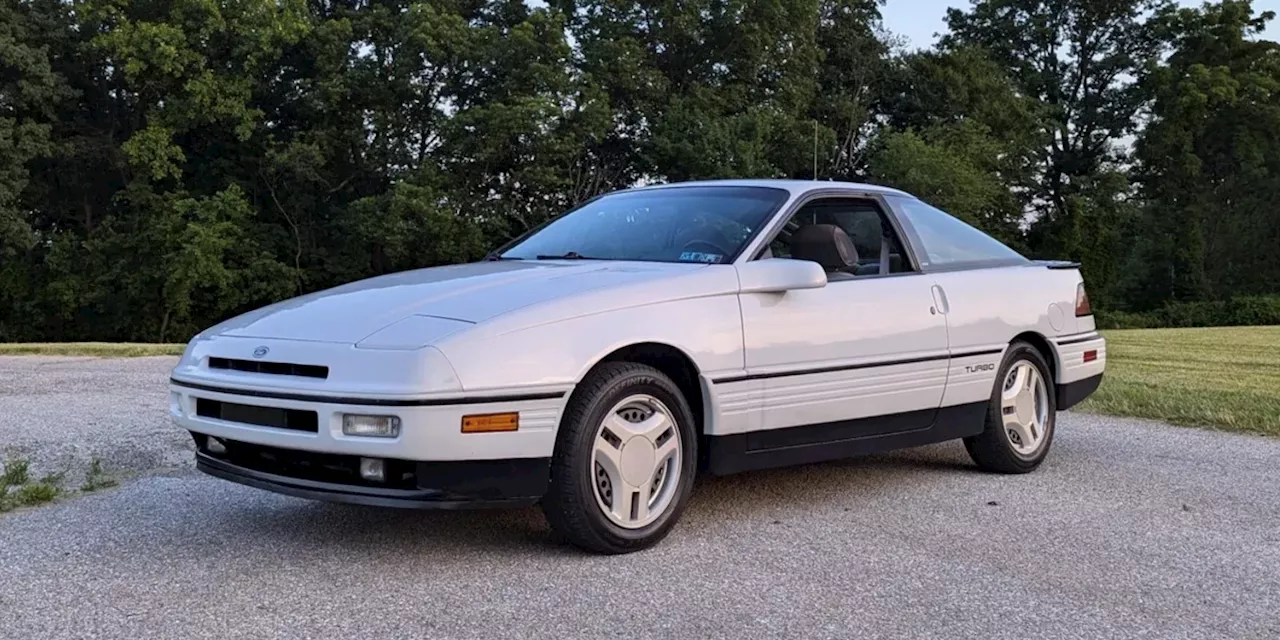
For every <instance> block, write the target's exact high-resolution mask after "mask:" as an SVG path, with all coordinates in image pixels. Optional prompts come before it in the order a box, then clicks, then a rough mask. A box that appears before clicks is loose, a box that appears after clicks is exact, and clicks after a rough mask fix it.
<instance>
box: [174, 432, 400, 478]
mask: <svg viewBox="0 0 1280 640" xmlns="http://www.w3.org/2000/svg"><path fill="white" fill-rule="evenodd" d="M219 440H221V441H222V444H223V445H224V446H225V447H226V449H227V451H226V453H224V454H220V455H215V454H211V453H210V452H209V450H208V447H207V444H206V443H207V441H206V440H205V439H204V437H197V439H196V443H197V446H199V447H200V450H201V452H202V453H204V454H206V455H212V456H214V457H217V458H221V459H223V460H226V461H227V462H230V463H231V464H234V465H236V466H240V467H244V468H246V469H251V470H253V471H260V472H263V473H270V474H273V475H278V476H285V477H287V478H297V479H299V480H312V481H315V482H329V483H333V484H345V485H352V486H359V487H376V488H380V489H416V488H417V465H418V463H416V462H410V461H407V460H395V459H386V460H384V462H385V464H386V465H387V467H386V469H387V480H386V482H370V481H368V480H365V479H363V478H361V477H360V457H359V456H352V455H344V454H336V453H318V452H314V451H301V450H297V449H281V448H278V447H270V446H267V445H261V444H252V443H248V442H240V441H238V440H228V439H226V438H219Z"/></svg>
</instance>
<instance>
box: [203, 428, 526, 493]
mask: <svg viewBox="0 0 1280 640" xmlns="http://www.w3.org/2000/svg"><path fill="white" fill-rule="evenodd" d="M192 436H193V437H194V438H195V441H196V468H197V469H199V470H200V471H203V472H204V473H207V474H209V475H211V476H214V477H217V478H222V479H224V480H230V481H231V482H237V483H239V484H243V485H247V486H250V487H255V488H258V489H265V490H267V491H273V492H275V493H281V494H285V495H290V496H295V497H298V498H306V499H309V500H320V501H325V502H341V503H347V504H359V505H367V506H376V507H397V508H409V509H464V508H467V509H470V508H498V507H516V506H528V505H532V504H535V503H537V501H538V500H539V499H541V498H542V496H543V495H544V494H545V493H546V489H547V483H548V479H549V477H550V469H551V459H550V458H516V459H510V460H474V461H466V462H414V461H408V460H386V464H387V466H388V468H389V469H390V470H391V471H392V473H390V474H389V477H388V479H387V481H386V482H382V483H373V482H367V481H364V480H362V479H361V478H360V475H359V471H358V466H357V465H358V461H359V457H358V456H346V455H337V454H318V453H311V452H305V451H294V450H286V449H278V448H275V447H266V446H262V445H254V444H250V443H244V442H236V441H233V440H224V439H220V440H221V442H222V443H223V444H224V449H225V451H222V452H220V453H213V452H211V451H210V449H209V447H208V446H207V442H208V439H209V436H205V435H203V434H198V433H193V434H192Z"/></svg>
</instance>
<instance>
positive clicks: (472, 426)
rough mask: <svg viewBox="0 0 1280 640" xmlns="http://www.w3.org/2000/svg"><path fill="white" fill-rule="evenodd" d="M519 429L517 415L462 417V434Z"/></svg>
mask: <svg viewBox="0 0 1280 640" xmlns="http://www.w3.org/2000/svg"><path fill="white" fill-rule="evenodd" d="M519 428H520V414H519V413H488V414H484V415H478V416H462V432H463V433H493V432H495V431H515V430H516V429H519Z"/></svg>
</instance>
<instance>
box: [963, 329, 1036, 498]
mask: <svg viewBox="0 0 1280 640" xmlns="http://www.w3.org/2000/svg"><path fill="white" fill-rule="evenodd" d="M1052 379H1053V378H1052V376H1051V375H1050V373H1049V365H1048V363H1046V362H1045V359H1044V356H1042V355H1041V354H1040V352H1039V351H1038V350H1037V349H1036V348H1035V347H1033V346H1031V345H1030V344H1028V343H1026V342H1022V341H1017V342H1014V343H1013V344H1012V345H1010V346H1009V350H1008V352H1007V353H1006V354H1005V358H1004V362H1003V363H1002V365H1001V367H1000V374H999V375H998V376H996V384H995V389H993V390H992V393H991V402H990V406H989V407H988V409H987V422H986V428H985V429H984V430H983V432H982V433H980V434H978V435H976V436H972V437H969V438H965V440H964V445H965V449H967V450H968V451H969V457H971V458H973V461H974V462H976V463H977V464H978V466H979V467H981V468H982V469H984V470H986V471H994V472H997V473H1027V472H1030V471H1033V470H1035V469H1036V467H1039V466H1040V463H1041V462H1043V461H1044V458H1045V456H1047V455H1048V454H1049V446H1050V445H1051V444H1052V443H1053V430H1054V425H1055V423H1056V422H1057V399H1056V397H1055V396H1054V394H1053V393H1052V391H1051V389H1052V385H1051V383H1050V381H1051V380H1052Z"/></svg>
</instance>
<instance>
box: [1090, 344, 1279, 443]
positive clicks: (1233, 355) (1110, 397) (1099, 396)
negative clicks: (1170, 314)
mask: <svg viewBox="0 0 1280 640" xmlns="http://www.w3.org/2000/svg"><path fill="white" fill-rule="evenodd" d="M1103 335H1105V336H1106V338H1107V372H1106V377H1105V378H1103V382H1102V387H1101V388H1099V389H1098V391H1097V392H1096V393H1094V395H1093V396H1092V397H1091V398H1089V399H1088V400H1087V401H1085V402H1084V403H1082V404H1081V405H1080V406H1079V410H1080V411H1083V412H1089V413H1104V414H1109V415H1117V416H1132V417H1137V418H1153V419H1156V420H1162V421H1165V422H1170V423H1173V424H1180V425H1189V426H1203V427H1213V428H1218V429H1223V430H1228V431H1241V432H1247V433H1258V434H1264V435H1271V436H1280V327H1221V328H1210V329H1133V330H1124V331H1104V332H1103Z"/></svg>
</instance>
